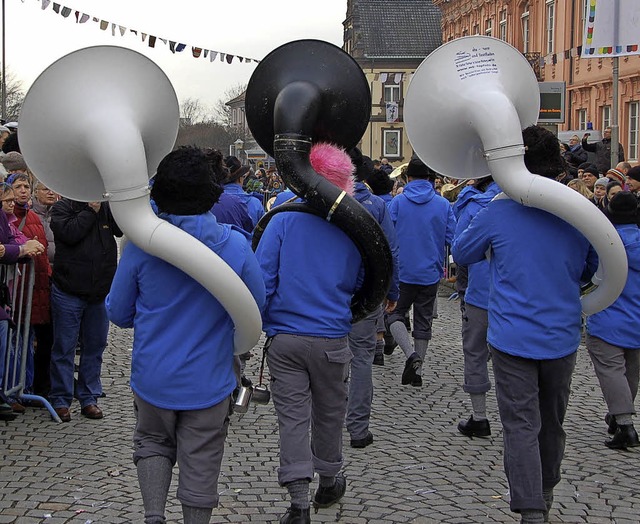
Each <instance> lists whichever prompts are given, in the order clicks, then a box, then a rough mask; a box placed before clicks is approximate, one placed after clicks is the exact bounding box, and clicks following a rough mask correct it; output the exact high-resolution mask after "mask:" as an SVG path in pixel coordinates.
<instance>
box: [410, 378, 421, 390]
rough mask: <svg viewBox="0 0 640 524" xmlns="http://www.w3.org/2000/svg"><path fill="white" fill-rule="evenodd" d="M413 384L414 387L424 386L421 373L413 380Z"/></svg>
mask: <svg viewBox="0 0 640 524" xmlns="http://www.w3.org/2000/svg"><path fill="white" fill-rule="evenodd" d="M411 385H412V386H413V387H414V388H421V387H422V377H421V376H420V375H416V377H415V378H414V379H413V380H412V381H411Z"/></svg>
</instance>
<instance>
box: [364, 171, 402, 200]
mask: <svg viewBox="0 0 640 524" xmlns="http://www.w3.org/2000/svg"><path fill="white" fill-rule="evenodd" d="M394 183H395V182H394V181H393V179H391V178H390V177H389V174H388V173H386V172H385V171H383V170H382V169H374V170H373V172H372V173H371V175H370V176H369V178H367V184H368V185H369V187H370V188H371V192H372V193H373V194H374V195H386V194H389V193H391V190H392V189H393V185H394Z"/></svg>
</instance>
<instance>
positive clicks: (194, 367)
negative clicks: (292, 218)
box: [106, 147, 264, 524]
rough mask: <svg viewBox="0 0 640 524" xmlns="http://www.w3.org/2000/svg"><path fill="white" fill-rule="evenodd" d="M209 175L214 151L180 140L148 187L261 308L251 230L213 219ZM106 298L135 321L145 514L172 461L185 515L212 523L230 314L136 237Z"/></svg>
mask: <svg viewBox="0 0 640 524" xmlns="http://www.w3.org/2000/svg"><path fill="white" fill-rule="evenodd" d="M214 179H215V178H214V177H213V176H212V172H211V152H210V151H209V152H208V153H207V154H205V153H203V152H202V151H201V150H199V149H197V148H192V147H183V148H180V149H177V150H175V151H173V152H171V153H169V154H168V155H167V156H166V157H165V158H164V159H163V160H162V161H161V162H160V164H159V166H158V171H157V175H156V179H155V183H154V185H153V189H152V191H151V196H152V198H153V199H154V201H155V202H156V204H157V206H158V209H159V212H160V214H159V217H160V218H161V219H163V220H166V221H167V222H169V223H171V224H173V225H174V226H176V227H178V228H180V229H182V230H183V231H186V232H187V233H188V234H190V235H192V236H193V237H195V238H197V239H198V240H200V241H201V242H202V243H204V244H205V245H206V246H207V247H208V248H209V249H211V251H213V252H214V253H216V254H217V255H219V256H220V257H221V258H222V259H223V260H224V261H225V262H226V263H227V264H229V265H230V266H231V268H232V269H233V270H234V271H235V272H236V273H237V274H238V275H239V276H240V277H241V278H242V280H243V281H244V282H245V284H246V285H247V286H248V288H249V290H250V291H251V293H252V295H253V296H254V298H255V299H256V302H257V303H258V306H259V307H261V306H262V304H263V301H264V283H263V281H262V275H261V273H260V268H259V266H258V263H257V261H256V258H255V255H254V254H253V252H252V251H251V248H250V246H249V243H248V241H247V240H248V235H247V234H246V233H245V234H243V233H241V232H240V231H239V230H236V229H235V228H232V227H231V226H230V225H226V224H220V223H218V222H217V221H216V218H215V216H214V215H213V214H211V213H210V212H209V210H210V209H211V208H212V207H214V205H215V203H216V201H217V199H218V197H219V196H220V195H221V194H222V188H221V187H220V186H219V185H218V184H217V183H215V182H214ZM106 303H107V311H108V314H109V318H110V319H111V321H112V322H114V323H115V324H116V325H118V326H121V327H125V328H131V327H133V328H134V340H133V353H132V356H131V360H132V362H131V389H132V390H133V394H134V410H135V414H136V426H135V431H134V437H133V441H134V454H133V460H134V463H135V465H136V469H137V472H138V482H139V484H140V490H141V492H142V501H143V505H144V511H145V523H147V524H152V523H161V522H165V506H166V501H167V496H168V491H169V487H170V484H171V477H172V469H173V466H174V465H175V463H176V462H177V463H178V466H179V468H180V477H179V481H178V499H179V500H180V502H181V503H182V513H183V518H184V522H185V524H199V523H208V522H209V520H210V517H211V513H212V511H213V508H215V507H217V505H218V488H217V486H218V477H219V474H220V468H221V465H222V457H223V453H224V441H225V438H226V436H227V428H228V425H229V413H230V412H231V393H232V392H233V390H234V389H235V387H236V376H235V372H234V369H233V363H234V353H233V335H234V325H233V321H232V320H231V317H229V315H228V313H227V312H226V311H225V310H224V308H223V307H222V306H221V304H220V302H219V301H218V300H217V299H216V298H215V297H214V296H212V295H211V294H210V293H209V292H208V291H207V290H206V289H205V288H203V287H202V285H201V284H200V283H198V282H196V281H195V280H194V279H193V278H192V277H190V276H189V275H187V274H186V273H184V272H183V271H181V270H180V269H178V268H176V267H174V266H172V265H171V264H170V263H168V262H165V261H163V260H161V259H160V258H158V257H155V256H153V255H150V254H147V253H145V252H144V251H142V250H141V249H140V248H138V247H137V246H136V245H134V244H132V243H129V244H127V246H126V247H125V249H124V251H123V253H122V257H121V259H120V264H119V266H118V269H117V271H116V275H115V277H114V280H113V284H112V286H111V291H110V292H109V295H108V297H107V301H106ZM167 303H171V305H172V307H170V308H168V307H166V306H167ZM203 312H206V314H204V315H203ZM194 318H197V319H198V321H197V322H195V323H194V322H192V320H193V319H194ZM168 385H170V387H168Z"/></svg>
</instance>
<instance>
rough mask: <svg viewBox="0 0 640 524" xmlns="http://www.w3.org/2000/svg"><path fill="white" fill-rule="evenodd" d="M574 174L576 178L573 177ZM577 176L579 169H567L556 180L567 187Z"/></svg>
mask: <svg viewBox="0 0 640 524" xmlns="http://www.w3.org/2000/svg"><path fill="white" fill-rule="evenodd" d="M573 172H575V176H574V175H573ZM577 176H578V169H577V168H569V167H567V168H566V169H564V170H563V171H562V173H560V174H559V175H558V176H557V177H556V180H557V181H558V182H561V183H563V184H564V185H565V186H566V185H567V184H568V183H569V182H571V181H572V180H573V179H575V178H576V177H577Z"/></svg>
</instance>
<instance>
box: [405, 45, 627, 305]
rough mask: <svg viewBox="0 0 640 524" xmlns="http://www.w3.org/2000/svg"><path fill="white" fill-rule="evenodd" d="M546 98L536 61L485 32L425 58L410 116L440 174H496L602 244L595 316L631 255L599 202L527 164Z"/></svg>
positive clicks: (424, 155)
mask: <svg viewBox="0 0 640 524" xmlns="http://www.w3.org/2000/svg"><path fill="white" fill-rule="evenodd" d="M539 104H540V93H539V88H538V82H537V79H536V77H535V75H534V73H533V70H532V68H531V66H530V65H529V62H527V60H526V59H525V58H524V56H523V55H522V54H521V53H520V52H519V51H518V50H517V49H515V48H514V47H512V46H510V45H509V44H507V43H506V42H503V41H502V40H498V39H496V38H491V37H484V36H472V37H464V38H459V39H456V40H452V41H450V42H447V43H446V44H444V45H442V46H440V47H439V48H438V49H436V50H435V51H434V52H433V53H431V54H430V55H429V56H428V57H427V58H426V59H425V60H424V61H423V62H422V64H420V66H419V67H418V69H417V70H416V72H415V74H414V75H413V79H412V80H411V84H410V85H409V89H408V92H407V96H406V101H405V110H404V120H405V125H406V129H407V135H408V137H409V140H410V141H411V145H412V146H413V149H414V150H415V152H416V154H417V155H418V156H419V157H420V158H421V159H422V160H423V161H424V162H425V164H427V165H428V166H429V167H431V168H432V169H434V170H435V171H437V172H438V173H440V174H442V175H445V176H449V177H452V178H458V179H465V178H466V179H472V178H481V177H483V176H488V175H492V176H493V178H494V180H495V181H496V182H497V184H498V185H499V186H500V188H501V189H502V191H504V193H505V194H506V195H507V196H508V197H509V198H511V199H513V200H515V201H517V202H520V203H521V204H523V205H525V206H530V207H535V208H538V209H542V210H545V211H548V212H549V213H552V214H554V215H556V216H558V217H559V218H562V219H563V220H565V221H566V222H568V223H569V224H571V225H572V226H574V227H575V228H576V229H577V230H578V231H580V232H581V233H582V234H583V235H584V236H585V237H586V238H587V239H588V240H589V242H591V245H592V246H593V247H594V249H595V250H596V251H597V253H598V256H599V262H600V263H599V266H598V270H597V271H596V274H595V276H594V277H593V282H594V283H595V284H597V286H598V287H597V288H596V289H595V290H594V291H593V292H591V293H588V294H586V295H584V296H583V297H582V310H583V312H584V313H585V314H587V315H591V314H593V313H596V312H598V311H600V310H602V309H605V308H606V307H608V306H609V305H611V304H612V303H613V302H614V301H615V300H616V298H618V296H619V295H620V292H621V291H622V289H623V288H624V285H625V283H626V280H627V256H626V253H625V249H624V246H623V244H622V241H621V240H620V236H619V235H618V233H617V231H616V230H615V228H614V227H613V225H611V223H610V222H609V220H607V218H606V217H605V216H604V214H602V213H601V212H600V211H599V210H598V209H597V208H596V207H595V206H594V205H593V204H592V203H591V202H589V201H588V200H587V199H586V198H584V197H583V196H582V195H580V194H579V193H578V192H576V191H574V190H572V189H570V188H567V187H566V186H564V185H563V184H559V183H557V182H555V181H554V180H550V179H547V178H544V177H542V176H537V175H533V174H532V173H530V172H529V171H528V170H527V168H526V167H525V164H524V145H523V142H522V130H523V129H524V128H526V127H528V126H530V125H533V124H535V123H536V121H537V118H538V111H539Z"/></svg>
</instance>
